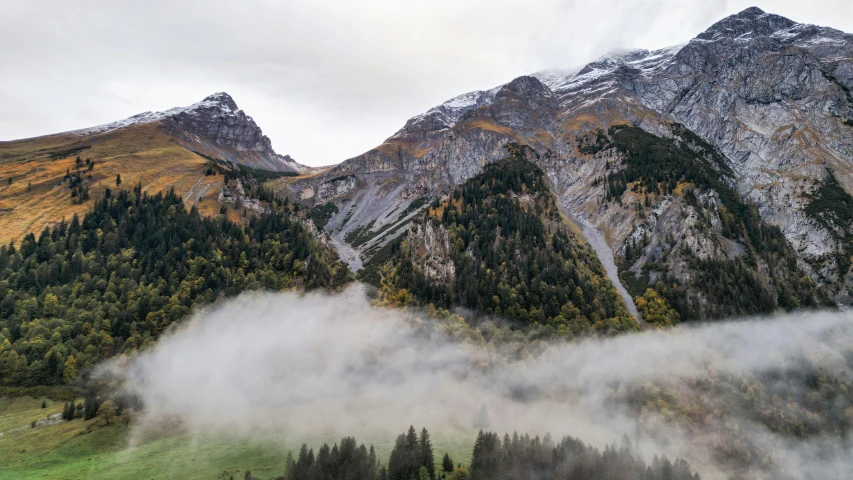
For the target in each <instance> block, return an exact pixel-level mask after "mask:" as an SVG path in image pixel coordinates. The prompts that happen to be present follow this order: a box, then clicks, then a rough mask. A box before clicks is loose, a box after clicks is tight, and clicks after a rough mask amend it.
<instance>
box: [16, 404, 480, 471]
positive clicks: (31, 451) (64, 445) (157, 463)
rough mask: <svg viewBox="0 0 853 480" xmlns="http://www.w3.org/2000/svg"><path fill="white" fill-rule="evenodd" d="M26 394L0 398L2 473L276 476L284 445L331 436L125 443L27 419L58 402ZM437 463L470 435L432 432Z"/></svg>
mask: <svg viewBox="0 0 853 480" xmlns="http://www.w3.org/2000/svg"><path fill="white" fill-rule="evenodd" d="M46 402H47V408H44V409H42V408H41V404H42V399H40V398H39V399H34V398H30V397H22V398H0V432H2V436H0V478H2V479H4V480H7V479H11V480H17V479H36V478H37V479H79V478H85V479H174V478H181V479H196V478H197V479H202V478H204V479H219V478H226V479H227V478H230V476H232V475H233V476H234V478H240V479H242V478H243V474H244V473H245V471H246V470H251V471H252V473H253V474H254V475H255V476H258V477H261V478H265V479H266V478H273V477H275V476H278V475H282V474H283V473H284V468H285V467H284V465H285V458H286V456H287V452H288V450H290V451H293V452H294V454H295V453H296V451H297V449H298V447H299V445H301V444H302V443H303V442H305V443H308V445H309V446H310V447H313V448H315V449H316V448H317V447H319V446H320V445H321V444H322V443H323V442H329V443H330V444H331V442H334V441H337V440H339V439H335V438H320V437H317V438H305V439H299V440H297V439H293V441H292V442H283V441H280V440H276V439H273V438H267V439H260V438H247V437H245V436H240V435H234V436H223V435H216V436H214V435H196V436H192V435H189V434H187V433H184V432H181V433H172V434H169V433H160V434H158V435H156V436H154V437H153V438H147V439H145V440H142V441H140V442H138V444H137V445H135V446H129V443H130V442H129V440H130V436H131V432H132V430H128V429H126V428H125V427H124V426H122V425H119V424H117V423H116V422H113V423H112V424H111V425H105V422H104V420H103V419H100V418H95V419H92V420H89V421H84V420H82V419H78V420H73V421H71V422H65V421H61V422H58V423H55V424H53V425H50V424H40V425H37V426H36V428H31V423H32V422H33V421H34V420H35V421H41V420H45V419H46V418H47V417H49V416H51V415H54V414H57V413H61V412H62V407H63V403H62V402H53V401H51V400H46ZM350 435H354V436H355V437H356V438H357V439H358V441H359V442H362V441H364V442H365V443H373V444H374V446H375V447H376V450H377V454H379V455H380V458H383V459H385V458H387V456H388V455H389V454H390V451H391V447H392V445H393V441H394V438H392V436H391V435H389V438H381V439H379V438H376V439H370V438H364V439H362V438H361V437H359V435H358V432H351V433H350ZM432 437H433V443H434V447H435V456H436V460H437V461H440V460H441V457H442V456H443V455H444V452H445V451H448V452H449V453H450V455H451V456H452V457H453V458H454V460H455V461H461V462H462V463H463V464H467V462H468V459H469V457H470V454H471V447H472V445H473V440H474V434H471V435H466V437H470V438H464V439H450V438H445V437H442V436H441V435H440V432H434V433H433V434H432Z"/></svg>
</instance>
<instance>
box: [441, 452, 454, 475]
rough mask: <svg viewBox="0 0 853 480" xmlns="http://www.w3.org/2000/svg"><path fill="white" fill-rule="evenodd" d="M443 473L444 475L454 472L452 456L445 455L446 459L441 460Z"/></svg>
mask: <svg viewBox="0 0 853 480" xmlns="http://www.w3.org/2000/svg"><path fill="white" fill-rule="evenodd" d="M441 471H442V472H444V473H450V472H452V471H453V460H451V459H450V455H449V454H447V453H445V454H444V458H442V459H441Z"/></svg>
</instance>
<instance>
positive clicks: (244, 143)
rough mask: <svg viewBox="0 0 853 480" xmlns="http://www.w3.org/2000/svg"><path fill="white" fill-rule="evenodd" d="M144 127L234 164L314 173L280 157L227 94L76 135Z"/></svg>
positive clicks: (258, 128) (85, 130)
mask: <svg viewBox="0 0 853 480" xmlns="http://www.w3.org/2000/svg"><path fill="white" fill-rule="evenodd" d="M144 123H158V124H160V125H161V126H162V128H163V130H164V131H166V132H167V133H169V134H170V135H172V136H174V137H175V138H176V139H178V140H179V141H180V142H181V143H182V144H184V146H185V147H187V148H189V149H190V150H195V151H200V152H201V153H204V154H206V155H208V156H212V157H214V158H218V159H222V160H225V161H228V162H231V163H234V164H239V165H245V166H249V167H253V168H260V169H264V170H271V171H275V172H295V173H301V172H304V171H308V170H310V169H309V168H308V167H305V166H304V165H300V164H299V163H297V162H296V161H294V160H293V159H292V158H290V156H288V155H279V154H277V153H276V152H275V150H273V148H272V144H271V142H270V139H269V138H268V137H267V136H266V135H264V133H263V131H261V128H260V127H258V125H257V124H256V123H255V121H254V120H253V119H252V117H250V116H248V115H246V113H245V112H244V111H243V110H240V109H239V108H238V107H237V103H236V102H235V101H234V99H233V98H231V96H230V95H228V94H227V93H224V92H220V93H214V94H213V95H210V96H208V97H206V98H205V99H204V100H202V101H201V102H198V103H195V104H193V105H190V106H188V107H176V108H172V109H169V110H166V111H164V112H145V113H140V114H138V115H134V116H132V117H130V118H126V119H124V120H119V121H117V122H112V123H108V124H106V125H100V126H98V127H92V128H87V129H83V130H77V131H75V132H73V133H77V134H81V135H97V134H101V133H106V132H111V131H114V130H118V129H120V128H126V127H130V126H133V125H139V124H144Z"/></svg>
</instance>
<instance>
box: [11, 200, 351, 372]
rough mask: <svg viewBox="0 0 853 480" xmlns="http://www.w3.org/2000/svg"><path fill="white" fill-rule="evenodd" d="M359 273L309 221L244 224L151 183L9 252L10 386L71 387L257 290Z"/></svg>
mask: <svg viewBox="0 0 853 480" xmlns="http://www.w3.org/2000/svg"><path fill="white" fill-rule="evenodd" d="M349 279H350V274H349V271H348V270H347V268H346V266H345V265H344V264H343V263H341V262H340V261H339V260H338V258H337V255H336V254H335V253H334V251H333V250H331V249H329V248H327V247H325V246H324V245H322V244H321V243H320V242H319V240H318V239H317V238H316V237H315V236H314V235H313V234H312V232H311V231H310V230H309V229H308V228H307V227H306V226H305V225H304V224H303V223H302V222H301V221H299V220H297V219H294V218H291V217H290V216H289V215H288V214H287V213H285V212H278V213H276V212H273V213H264V214H259V215H254V216H251V217H249V218H248V220H247V222H246V223H245V225H244V226H241V225H238V224H236V223H234V222H232V221H231V220H229V219H228V218H227V216H225V215H220V216H217V217H214V218H211V217H205V216H202V215H200V214H199V212H198V210H197V209H196V208H195V207H192V208H190V209H187V208H186V207H185V205H184V203H183V201H182V199H181V198H180V197H179V196H178V195H176V194H175V193H174V192H169V193H167V194H156V195H148V194H146V193H143V192H142V189H141V187H140V186H137V187H136V188H135V189H134V190H133V191H127V190H122V191H120V192H119V193H118V194H116V195H111V194H110V192H109V190H108V191H107V193H106V195H105V196H104V198H102V199H101V200H99V201H97V202H96V203H95V205H94V207H93V209H92V210H91V211H90V212H89V213H87V214H86V215H85V216H84V217H83V218H82V219H81V218H79V217H78V216H76V215H75V216H73V217H72V218H71V219H70V221H62V222H60V223H59V224H58V225H57V226H55V227H53V228H45V229H44V230H43V231H42V232H41V233H40V234H39V235H38V237H36V236H35V235H34V234H29V235H27V236H26V237H25V238H24V239H23V241H22V242H21V243H20V244H19V245H15V244H14V243H12V242H10V243H9V244H8V245H4V246H2V247H0V385H3V386H37V385H61V384H64V383H66V382H68V381H70V380H71V379H73V378H74V377H75V376H76V375H77V374H78V373H80V372H81V371H83V370H85V369H87V368H89V367H92V366H93V365H95V364H96V363H98V362H100V361H101V360H103V359H106V358H109V357H111V356H113V355H117V354H121V353H129V352H132V351H134V350H136V349H139V348H144V347H146V346H148V345H150V344H151V343H152V342H153V341H155V340H156V339H157V338H158V337H159V335H160V334H161V333H162V332H164V331H165V330H166V329H167V328H168V327H169V326H171V325H173V324H174V323H176V322H178V321H180V320H182V319H184V318H186V317H187V316H188V315H189V314H190V313H191V312H192V311H193V309H194V308H196V307H198V306H201V305H208V304H211V303H213V302H216V301H217V300H220V299H223V298H227V297H231V296H234V295H237V294H239V293H241V292H244V291H247V290H261V289H265V290H282V289H288V288H295V287H300V286H301V287H304V288H306V289H314V288H327V289H334V288H337V287H340V286H341V285H343V284H344V283H346V282H347V281H349Z"/></svg>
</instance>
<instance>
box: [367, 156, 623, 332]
mask: <svg viewBox="0 0 853 480" xmlns="http://www.w3.org/2000/svg"><path fill="white" fill-rule="evenodd" d="M507 150H508V152H509V157H508V158H506V159H504V160H501V161H498V162H496V163H494V164H491V165H488V166H487V167H486V168H485V169H484V171H483V172H482V173H481V174H479V175H477V176H476V177H474V178H472V179H470V180H468V181H467V182H465V183H464V184H462V185H460V186H459V187H458V188H456V189H455V190H454V191H453V192H452V193H451V194H450V195H449V197H448V198H446V199H444V200H441V201H435V202H433V204H432V205H430V207H429V208H428V209H427V210H426V211H425V212H424V213H423V214H421V215H420V216H418V217H416V218H415V219H414V220H413V222H412V227H410V228H409V232H408V234H407V236H406V237H405V238H404V239H403V240H402V241H401V242H398V243H394V244H391V246H390V247H388V249H389V252H388V253H389V257H388V259H387V261H385V262H384V264H382V265H378V264H376V263H374V264H372V265H370V264H369V265H367V266H366V268H365V270H367V271H369V270H370V269H371V268H373V269H376V271H377V273H378V275H377V278H380V279H381V281H380V290H381V292H382V294H383V295H384V298H385V299H387V300H388V301H389V303H392V304H416V305H433V306H434V307H437V308H450V307H453V306H462V307H465V308H468V309H471V310H473V311H474V312H477V313H479V314H482V315H493V316H496V317H502V318H506V319H509V320H511V321H515V322H518V323H519V324H521V325H533V324H539V325H542V326H544V325H548V326H550V331H551V332H552V333H554V334H557V333H559V334H560V335H563V336H572V335H582V334H588V333H592V332H598V333H614V332H624V331H631V330H635V329H636V328H637V327H636V323H635V322H634V319H633V318H632V317H631V315H630V314H629V313H628V311H627V310H626V309H625V306H624V304H623V303H622V299H621V298H620V297H619V294H618V293H617V291H616V289H615V288H614V287H613V285H612V284H611V283H610V281H609V279H608V278H607V276H606V274H605V272H604V269H603V267H602V265H601V262H600V261H599V260H598V258H597V257H596V256H595V253H594V252H593V251H592V249H591V248H590V247H589V246H588V245H587V244H586V243H585V241H584V240H583V239H582V237H581V236H580V235H579V234H578V233H576V232H575V231H574V230H573V229H572V228H571V227H570V226H569V224H568V222H567V221H566V220H565V219H564V218H563V217H562V216H561V215H560V212H559V210H558V209H557V206H556V204H555V202H554V198H553V197H552V195H551V193H550V191H549V189H548V186H547V184H546V180H545V176H544V173H543V172H542V170H541V169H540V168H539V167H537V166H536V165H535V164H534V163H533V162H531V161H530V160H528V158H527V157H528V155H535V152H533V151H532V150H530V149H528V148H527V147H523V146H520V145H516V144H509V145H508V147H507ZM433 237H435V239H433ZM425 242H429V245H426V244H425ZM436 245H445V246H446V248H443V249H442V248H438V247H436ZM377 256H378V255H377ZM380 258H381V257H380ZM442 269H443V271H442ZM437 271H438V273H436V272H437ZM362 275H363V276H364V274H362Z"/></svg>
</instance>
